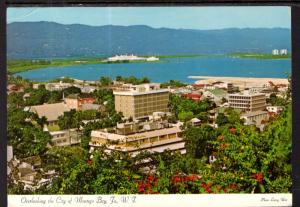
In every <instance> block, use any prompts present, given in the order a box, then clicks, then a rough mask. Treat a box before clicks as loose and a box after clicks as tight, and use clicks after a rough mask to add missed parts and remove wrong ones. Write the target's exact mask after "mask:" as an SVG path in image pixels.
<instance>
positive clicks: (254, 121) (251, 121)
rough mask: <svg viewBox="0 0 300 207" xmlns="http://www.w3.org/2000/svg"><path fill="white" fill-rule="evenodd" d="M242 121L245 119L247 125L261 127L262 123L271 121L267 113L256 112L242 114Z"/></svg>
mask: <svg viewBox="0 0 300 207" xmlns="http://www.w3.org/2000/svg"><path fill="white" fill-rule="evenodd" d="M241 119H244V121H245V122H244V124H245V125H256V126H260V125H261V124H262V122H264V121H268V120H269V115H268V112H267V111H254V112H249V113H245V114H242V115H241Z"/></svg>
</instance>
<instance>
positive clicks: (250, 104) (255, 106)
mask: <svg viewBox="0 0 300 207" xmlns="http://www.w3.org/2000/svg"><path fill="white" fill-rule="evenodd" d="M228 103H229V107H231V108H234V109H241V110H242V111H246V112H252V111H259V110H265V109H266V95H265V94H261V93H251V92H249V91H244V93H235V94H229V95H228Z"/></svg>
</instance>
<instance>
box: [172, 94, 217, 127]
mask: <svg viewBox="0 0 300 207" xmlns="http://www.w3.org/2000/svg"><path fill="white" fill-rule="evenodd" d="M169 107H170V109H171V112H173V113H174V115H175V118H176V119H177V120H178V119H179V120H181V121H188V120H190V119H191V118H193V117H197V118H200V119H201V118H202V120H201V121H207V120H208V111H209V110H210V109H212V108H213V102H211V101H209V100H208V99H206V100H203V101H200V102H195V101H193V100H190V99H185V98H182V97H180V96H177V95H174V94H171V95H170V102H169Z"/></svg>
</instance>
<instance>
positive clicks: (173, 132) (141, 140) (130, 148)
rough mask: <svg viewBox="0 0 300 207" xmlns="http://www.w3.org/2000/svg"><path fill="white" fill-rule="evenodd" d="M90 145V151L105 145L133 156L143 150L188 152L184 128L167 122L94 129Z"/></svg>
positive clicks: (112, 149) (109, 150)
mask: <svg viewBox="0 0 300 207" xmlns="http://www.w3.org/2000/svg"><path fill="white" fill-rule="evenodd" d="M89 145H90V147H91V148H90V152H93V151H94V150H96V148H98V147H101V146H103V145H105V146H106V151H107V152H112V151H119V152H126V153H129V154H130V155H131V156H136V155H137V154H139V153H140V152H142V151H149V152H163V151H164V150H171V151H179V152H180V153H182V154H185V153H186V150H185V142H184V139H183V138H182V130H181V129H180V128H178V127H171V126H170V125H169V124H168V123H166V122H145V123H132V122H131V123H122V124H118V125H117V126H116V128H113V129H112V128H111V129H104V130H93V131H92V132H91V141H90V143H89Z"/></svg>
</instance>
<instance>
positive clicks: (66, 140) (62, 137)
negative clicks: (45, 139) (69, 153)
mask: <svg viewBox="0 0 300 207" xmlns="http://www.w3.org/2000/svg"><path fill="white" fill-rule="evenodd" d="M50 135H51V137H52V139H51V143H52V145H54V146H70V145H74V144H79V143H80V142H81V139H80V137H81V132H80V131H77V130H76V129H68V130H61V131H54V132H50Z"/></svg>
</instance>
